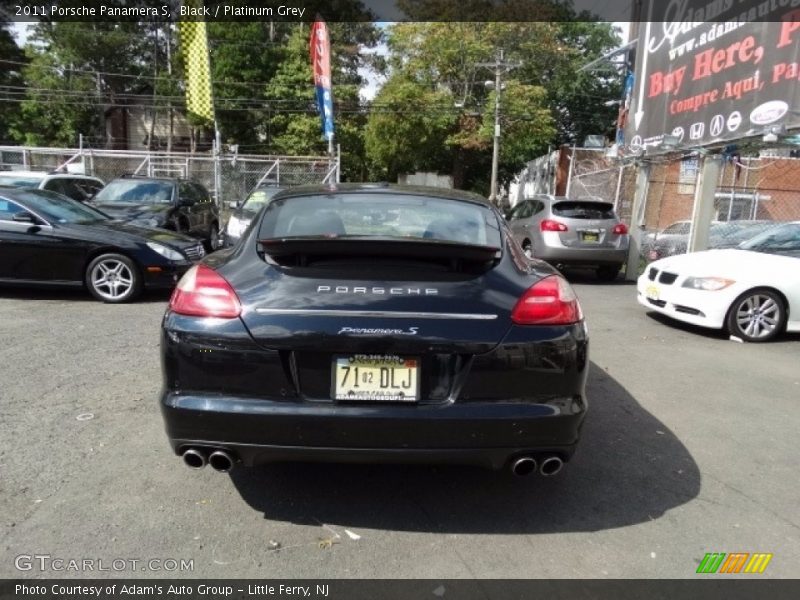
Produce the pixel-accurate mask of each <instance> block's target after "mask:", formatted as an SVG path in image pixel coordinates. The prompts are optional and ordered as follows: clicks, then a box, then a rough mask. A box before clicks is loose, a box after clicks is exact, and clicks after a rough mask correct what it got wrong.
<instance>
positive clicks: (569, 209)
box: [553, 200, 616, 219]
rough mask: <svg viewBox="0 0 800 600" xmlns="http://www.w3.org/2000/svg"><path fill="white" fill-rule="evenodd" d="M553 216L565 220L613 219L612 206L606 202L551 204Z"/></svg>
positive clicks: (571, 201)
mask: <svg viewBox="0 0 800 600" xmlns="http://www.w3.org/2000/svg"><path fill="white" fill-rule="evenodd" d="M553 214H554V215H556V216H558V217H564V218H567V219H614V218H616V215H614V205H613V204H609V203H608V202H591V201H580V200H565V201H563V202H556V203H555V204H553Z"/></svg>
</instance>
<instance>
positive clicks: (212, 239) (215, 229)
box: [206, 221, 222, 252]
mask: <svg viewBox="0 0 800 600" xmlns="http://www.w3.org/2000/svg"><path fill="white" fill-rule="evenodd" d="M206 246H208V248H207V250H208V251H209V252H214V251H215V250H219V249H220V248H222V244H221V243H220V238H219V225H217V223H216V221H215V222H214V223H212V224H211V227H210V228H209V229H208V241H207V242H206Z"/></svg>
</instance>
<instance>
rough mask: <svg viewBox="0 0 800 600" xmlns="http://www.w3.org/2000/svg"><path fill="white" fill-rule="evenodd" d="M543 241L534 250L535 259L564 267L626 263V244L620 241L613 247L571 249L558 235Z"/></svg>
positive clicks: (619, 264)
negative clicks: (563, 265)
mask: <svg viewBox="0 0 800 600" xmlns="http://www.w3.org/2000/svg"><path fill="white" fill-rule="evenodd" d="M551 238H552V239H545V243H544V244H541V245H537V246H536V248H535V249H534V253H535V255H536V258H540V259H542V260H545V261H547V262H551V263H560V264H565V265H597V266H601V265H618V266H622V265H624V264H625V263H626V262H627V261H628V244H627V242H623V241H622V240H620V241H619V242H618V244H616V245H614V246H605V247H604V246H596V247H589V248H587V247H580V248H578V247H572V246H565V245H563V244H562V243H561V242H560V241H559V239H558V234H555V235H553V236H551Z"/></svg>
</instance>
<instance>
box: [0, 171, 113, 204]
mask: <svg viewBox="0 0 800 600" xmlns="http://www.w3.org/2000/svg"><path fill="white" fill-rule="evenodd" d="M104 185H105V183H103V180H102V179H98V178H97V177H90V176H88V175H76V174H73V173H42V172H38V171H0V186H9V187H31V188H36V189H39V190H49V191H51V192H56V193H58V194H63V195H64V196H67V197H68V198H72V199H73V200H77V201H78V202H86V201H87V200H91V199H92V198H93V197H94V195H95V194H97V192H99V191H100V190H101V189H103V186H104Z"/></svg>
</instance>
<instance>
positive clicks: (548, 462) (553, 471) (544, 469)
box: [539, 456, 564, 477]
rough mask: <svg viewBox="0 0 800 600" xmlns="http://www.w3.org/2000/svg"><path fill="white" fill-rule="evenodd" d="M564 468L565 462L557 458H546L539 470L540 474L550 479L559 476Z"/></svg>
mask: <svg viewBox="0 0 800 600" xmlns="http://www.w3.org/2000/svg"><path fill="white" fill-rule="evenodd" d="M563 467H564V461H563V460H561V459H560V458H558V457H557V456H551V457H550V458H545V459H544V460H543V461H542V466H541V467H540V468H539V472H540V473H541V474H542V475H543V476H544V477H550V476H552V475H557V474H558V473H559V471H561V469H562V468H563Z"/></svg>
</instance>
